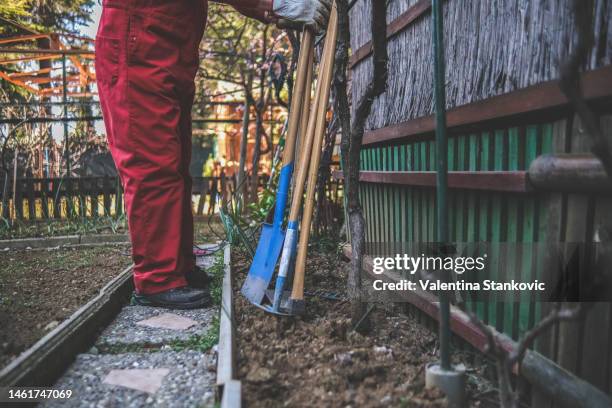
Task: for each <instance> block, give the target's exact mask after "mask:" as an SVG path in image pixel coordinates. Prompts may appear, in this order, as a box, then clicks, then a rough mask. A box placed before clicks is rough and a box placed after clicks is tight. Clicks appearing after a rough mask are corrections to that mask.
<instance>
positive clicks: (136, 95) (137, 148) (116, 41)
mask: <svg viewBox="0 0 612 408" xmlns="http://www.w3.org/2000/svg"><path fill="white" fill-rule="evenodd" d="M222 2H223V3H227V4H230V5H232V6H233V7H235V8H236V9H237V10H238V11H239V12H241V13H242V14H244V15H247V16H250V17H255V18H257V19H259V20H261V21H265V22H273V21H276V20H278V19H286V20H289V21H293V22H298V23H303V24H306V25H311V26H314V27H315V29H317V30H318V31H320V30H321V29H323V28H324V26H325V24H326V21H327V18H328V17H329V11H330V7H331V5H330V0H225V1H222ZM206 13H207V2H206V0H104V2H103V12H102V17H101V20H100V26H99V27H98V33H97V36H96V61H95V62H96V77H97V81H98V92H99V95H100V104H101V107H102V113H103V116H104V123H105V125H106V134H107V138H108V144H109V148H110V151H111V154H112V156H113V159H114V161H115V165H116V166H117V169H118V171H119V176H120V178H121V182H122V185H123V188H124V194H125V205H126V209H127V216H128V223H129V230H130V238H131V241H132V257H133V261H134V283H135V288H136V290H135V293H134V296H133V300H134V302H135V303H137V304H142V305H150V306H161V307H168V308H177V309H189V308H197V307H203V306H206V305H208V304H209V303H210V295H209V293H208V290H207V279H206V275H205V273H204V272H203V271H200V270H198V269H197V268H196V266H195V264H194V258H193V218H192V213H191V176H190V174H189V162H190V160H191V107H192V104H193V98H194V93H195V85H194V78H195V74H196V71H197V69H198V66H199V57H198V48H199V44H200V40H201V39H202V35H203V33H204V26H205V24H206Z"/></svg>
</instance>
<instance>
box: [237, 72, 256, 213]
mask: <svg viewBox="0 0 612 408" xmlns="http://www.w3.org/2000/svg"><path fill="white" fill-rule="evenodd" d="M252 82H253V77H252V76H251V75H249V77H248V80H247V87H249V88H250V87H251V84H252ZM249 91H250V90H246V89H245V91H244V93H245V95H246V94H247V92H249ZM250 110H251V104H250V101H249V98H247V97H245V99H244V114H243V115H242V138H241V139H240V164H239V165H238V177H237V179H236V188H237V189H238V190H239V191H240V201H239V205H243V204H245V203H247V202H248V201H247V199H248V191H247V188H246V187H247V183H246V160H247V146H248V142H249V119H250Z"/></svg>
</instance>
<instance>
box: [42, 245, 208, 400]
mask: <svg viewBox="0 0 612 408" xmlns="http://www.w3.org/2000/svg"><path fill="white" fill-rule="evenodd" d="M197 263H198V265H201V266H202V267H204V268H209V267H211V266H212V265H213V264H214V256H204V257H200V259H198V262H197ZM217 314H218V308H217V307H216V306H214V307H211V308H208V309H198V310H189V311H181V310H168V309H161V308H150V307H144V306H125V307H124V308H123V310H122V311H121V313H120V314H119V315H118V316H117V317H116V318H115V320H114V321H113V322H112V323H111V324H110V325H109V326H108V327H107V328H106V329H105V330H104V332H103V333H102V334H101V335H100V337H99V338H98V340H97V341H96V345H95V346H94V347H92V348H91V349H90V350H89V352H88V353H85V354H81V355H79V356H78V357H77V359H76V361H75V362H74V363H73V364H72V365H71V366H70V368H69V369H68V370H67V371H66V373H65V374H64V375H63V376H62V378H61V379H60V380H59V381H58V382H57V383H56V384H55V386H54V388H55V389H58V390H72V393H73V394H72V397H71V398H70V399H66V400H59V399H57V400H50V401H47V402H46V403H44V404H43V405H42V406H44V407H129V408H138V407H209V406H213V405H214V395H215V380H216V373H215V370H216V347H213V349H211V350H207V351H203V350H204V349H205V348H206V347H208V346H205V345H204V344H209V343H210V339H209V337H211V333H212V331H213V330H216V329H215V327H214V326H215V319H214V317H215V316H216V315H217ZM151 321H154V325H156V324H160V321H161V322H162V323H161V324H162V325H163V324H168V325H169V326H170V327H175V328H165V327H151ZM147 322H148V324H149V325H147ZM176 327H181V328H180V329H176ZM212 337H213V338H214V336H212ZM206 341H208V342H209V343H206ZM213 341H214V340H213ZM145 390H147V391H145Z"/></svg>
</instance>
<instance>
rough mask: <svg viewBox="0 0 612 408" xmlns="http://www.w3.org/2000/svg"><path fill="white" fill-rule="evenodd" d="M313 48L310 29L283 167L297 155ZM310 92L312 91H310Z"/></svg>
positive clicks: (305, 36)
mask: <svg viewBox="0 0 612 408" xmlns="http://www.w3.org/2000/svg"><path fill="white" fill-rule="evenodd" d="M312 47H313V34H312V31H311V30H310V29H309V28H305V29H304V33H303V34H302V51H301V52H300V56H299V58H298V67H297V74H296V83H295V85H294V87H293V95H292V96H291V111H290V112H289V123H288V128H287V139H286V143H285V149H284V151H283V166H286V165H288V164H291V162H293V156H294V154H295V140H296V137H297V132H298V129H299V128H300V126H299V124H300V114H301V113H302V102H303V101H304V90H305V89H306V79H307V77H308V70H309V69H312V68H311V65H312V64H309V61H310V54H311V51H310V50H311V49H312ZM308 92H310V89H309V90H308Z"/></svg>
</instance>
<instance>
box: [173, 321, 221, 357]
mask: <svg viewBox="0 0 612 408" xmlns="http://www.w3.org/2000/svg"><path fill="white" fill-rule="evenodd" d="M217 343H219V318H218V317H217V316H215V317H214V318H213V321H212V322H211V323H210V328H209V329H208V331H207V332H206V333H204V334H199V335H195V336H192V337H190V338H188V339H187V340H183V341H175V342H173V343H171V344H170V347H171V348H172V350H174V351H183V350H196V351H200V352H206V351H208V350H210V349H211V348H212V347H213V346H214V345H216V344H217Z"/></svg>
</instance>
